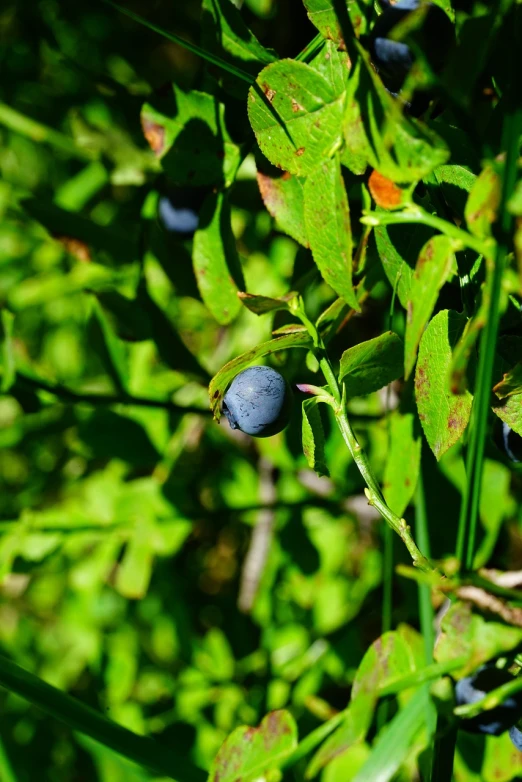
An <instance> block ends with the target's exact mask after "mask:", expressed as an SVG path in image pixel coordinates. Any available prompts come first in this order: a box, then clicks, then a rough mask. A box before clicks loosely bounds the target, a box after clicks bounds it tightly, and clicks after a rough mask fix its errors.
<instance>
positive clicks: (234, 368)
mask: <svg viewBox="0 0 522 782" xmlns="http://www.w3.org/2000/svg"><path fill="white" fill-rule="evenodd" d="M311 345H312V339H311V337H310V335H309V334H308V332H307V331H302V330H300V331H297V332H290V334H284V335H283V336H280V337H276V338H275V339H271V340H269V341H268V342H262V343H261V344H260V345H256V347H255V348H252V350H249V351H247V352H246V353H242V354H241V355H240V356H236V358H234V359H232V361H229V362H228V364H225V366H224V367H222V368H221V369H220V370H219V372H218V373H217V374H216V375H214V377H213V378H212V380H211V382H210V386H209V389H208V393H209V397H210V407H211V408H212V412H213V413H214V418H215V419H216V420H217V421H219V419H220V418H221V402H222V401H223V397H224V396H225V392H226V390H227V388H228V385H229V383H230V381H231V380H232V379H233V378H234V377H235V376H236V375H237V374H238V372H241V370H242V369H245V368H246V367H248V366H249V365H250V364H252V363H253V362H254V361H256V360H257V359H259V358H262V357H263V356H269V355H270V354H272V353H276V352H277V351H278V350H286V349H287V348H306V349H308V348H310V347H311Z"/></svg>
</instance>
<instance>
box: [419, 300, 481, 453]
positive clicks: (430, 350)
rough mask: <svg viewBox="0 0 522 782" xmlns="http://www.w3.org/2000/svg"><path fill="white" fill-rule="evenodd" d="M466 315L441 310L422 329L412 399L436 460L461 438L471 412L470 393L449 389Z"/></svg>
mask: <svg viewBox="0 0 522 782" xmlns="http://www.w3.org/2000/svg"><path fill="white" fill-rule="evenodd" d="M465 323H466V317H465V315H462V314H461V313H459V312H454V311H453V310H442V311H441V312H438V313H437V315H435V317H434V318H432V320H431V321H430V323H429V324H428V327H427V329H426V331H425V332H424V334H423V336H422V339H421V343H420V348H419V358H418V361H417V369H416V372H415V398H416V401H417V409H418V412H419V418H420V421H421V424H422V428H423V430H424V434H425V435H426V439H427V441H428V445H429V446H430V448H431V450H432V451H433V453H434V454H435V457H436V458H437V460H438V459H440V458H441V456H442V455H443V454H444V453H446V451H447V450H448V448H451V446H452V445H454V444H455V443H456V442H457V440H458V439H459V438H460V437H461V435H462V433H463V432H464V430H465V428H466V426H467V425H468V421H469V417H470V414H471V404H472V399H473V397H472V395H471V394H470V392H469V391H465V392H464V393H463V394H460V395H457V394H454V393H452V391H451V389H450V368H451V356H452V351H453V348H454V347H455V345H456V344H457V342H458V339H459V337H460V335H461V334H462V331H463V329H464V326H465Z"/></svg>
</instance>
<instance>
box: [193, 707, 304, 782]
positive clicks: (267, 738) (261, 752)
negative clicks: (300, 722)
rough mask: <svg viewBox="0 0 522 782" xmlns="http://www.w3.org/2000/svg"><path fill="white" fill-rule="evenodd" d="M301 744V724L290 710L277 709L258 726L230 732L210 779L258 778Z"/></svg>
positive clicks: (215, 781) (244, 780) (250, 781)
mask: <svg viewBox="0 0 522 782" xmlns="http://www.w3.org/2000/svg"><path fill="white" fill-rule="evenodd" d="M296 746H297V726H296V724H295V720H294V718H293V717H292V715H291V714H290V713H289V712H288V711H283V710H281V711H273V712H271V713H270V714H267V716H266V717H265V718H264V719H263V721H262V722H261V724H260V726H259V727H258V728H248V727H245V726H243V727H241V728H236V730H235V731H234V732H233V733H231V734H230V736H229V737H228V738H227V739H226V740H225V743H224V744H223V745H222V746H221V749H220V750H219V752H218V754H217V755H216V757H215V758H214V762H213V763H212V767H211V769H210V774H209V776H208V782H237V781H238V780H241V782H254V780H259V779H260V778H264V775H265V774H266V772H267V771H269V770H270V769H274V768H278V767H279V765H280V764H281V763H282V761H283V760H284V759H285V758H286V757H287V756H288V755H289V754H290V753H291V752H292V751H293V750H294V749H295V748H296Z"/></svg>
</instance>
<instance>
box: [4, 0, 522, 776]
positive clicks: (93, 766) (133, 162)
mask: <svg viewBox="0 0 522 782" xmlns="http://www.w3.org/2000/svg"><path fill="white" fill-rule="evenodd" d="M128 7H129V8H132V9H133V10H134V11H136V12H137V13H140V14H142V15H144V16H146V17H147V18H149V19H151V20H153V21H154V23H155V24H157V25H160V26H164V27H165V28H167V29H169V30H172V31H173V32H176V33H177V34H178V35H181V36H182V37H184V38H186V39H187V40H191V41H194V42H196V43H197V42H199V39H200V7H199V4H198V3H197V2H192V0H190V1H189V0H187V1H186V2H172V1H171V2H167V1H166V0H158V1H157V2H156V0H153V1H152V2H147V3H145V2H133V3H132V4H128ZM243 15H244V18H245V21H246V22H247V24H248V25H249V26H250V27H251V29H252V30H253V31H254V32H255V33H256V35H257V37H258V38H259V40H260V41H261V42H262V43H263V44H264V45H265V46H269V47H273V48H274V49H275V50H276V51H277V53H278V55H279V56H281V57H284V56H295V55H296V54H297V53H298V52H299V51H300V50H301V49H302V48H303V47H304V46H305V45H306V44H307V43H308V42H309V41H310V40H311V39H312V38H313V36H314V34H315V30H314V28H313V27H312V26H311V24H310V23H309V22H308V20H307V18H306V14H305V11H304V8H303V6H302V4H301V3H300V2H299V0H246V2H245V7H244V14H243ZM0 40H1V73H2V79H1V87H0V170H1V180H0V305H1V307H2V314H3V320H2V328H3V332H4V338H5V339H4V348H3V350H4V354H3V367H4V369H3V375H2V380H3V383H4V392H5V393H4V394H3V396H2V397H1V398H0V448H1V450H0V644H1V650H2V652H3V653H4V654H7V655H9V656H11V657H12V659H14V660H15V661H16V662H17V663H19V664H20V665H22V666H24V667H25V668H27V669H28V670H30V671H32V672H34V673H36V674H37V675H39V676H41V677H42V678H44V679H45V680H46V681H48V682H50V683H52V684H54V685H56V686H57V687H59V688H62V689H66V690H68V691H70V692H71V693H72V694H74V695H75V696H77V697H78V698H80V699H81V700H82V701H84V702H85V703H88V704H91V705H93V706H94V707H96V708H97V709H99V710H102V711H103V712H104V713H106V714H107V715H108V716H110V717H111V718H112V719H114V720H116V721H117V722H120V723H121V724H123V725H125V726H127V727H129V728H131V729H132V730H134V731H136V732H139V733H146V734H150V735H153V736H155V737H157V738H158V739H159V740H160V741H161V742H163V743H165V744H167V745H169V746H170V747H172V748H173V749H174V750H176V748H179V751H180V752H182V753H183V754H186V753H187V751H190V752H191V754H192V757H193V759H194V760H195V762H196V763H197V764H198V765H200V766H201V767H204V768H208V766H209V764H210V762H211V760H212V758H213V757H214V755H215V753H216V751H217V749H218V748H219V746H220V744H221V743H222V741H223V740H224V738H225V737H226V736H227V735H228V733H229V732H230V731H231V730H232V729H233V728H234V727H235V726H236V725H238V724H243V723H249V724H255V723H257V722H258V721H259V720H260V719H261V717H262V716H263V715H264V714H265V713H266V711H267V710H270V709H276V708H281V707H285V706H286V707H290V708H291V709H292V710H293V713H294V714H295V716H296V717H297V718H298V721H299V726H300V731H301V735H303V734H304V733H306V732H307V731H308V730H310V729H311V728H313V727H315V726H316V725H317V724H319V722H320V721H321V719H323V718H324V717H325V716H329V715H330V713H331V709H332V708H343V707H344V706H345V705H346V703H347V701H348V698H349V692H350V684H351V681H352V678H353V674H354V671H355V669H356V667H357V665H358V664H359V662H360V660H361V657H362V655H363V653H364V651H365V650H366V648H367V647H368V645H369V644H370V643H371V642H372V641H373V640H374V639H375V638H376V637H377V636H378V635H379V634H380V632H381V628H382V603H383V589H382V566H383V565H382V554H381V551H382V547H383V546H382V525H381V524H380V523H378V522H377V520H376V517H375V514H374V513H373V512H372V511H371V509H370V508H368V506H367V504H366V501H365V499H364V496H363V494H362V489H363V483H362V480H361V478H360V475H359V473H358V471H357V469H356V468H355V466H354V464H353V462H352V461H351V460H350V458H349V455H348V453H347V451H346V448H345V446H344V445H343V443H342V441H341V439H340V435H339V434H338V432H337V429H336V428H334V427H333V426H331V425H330V422H329V421H325V425H326V430H327V448H326V450H327V463H328V465H329V466H330V473H331V476H330V478H321V479H320V478H317V476H315V474H314V473H312V472H311V471H310V470H309V469H308V467H307V465H306V461H305V459H304V456H303V454H302V449H301V423H300V411H299V409H298V407H299V406H298V405H296V411H295V416H294V420H293V422H292V424H291V426H290V427H289V428H288V430H287V431H286V432H285V433H283V434H281V435H277V436H276V437H274V438H270V439H269V440H266V441H264V440H259V441H256V442H253V441H252V440H251V439H249V438H247V437H245V436H243V435H241V434H240V433H234V432H232V431H231V430H229V428H228V425H227V424H226V422H224V421H222V422H221V425H217V424H216V423H214V422H213V421H212V419H211V416H210V414H209V411H208V403H207V384H208V380H209V378H210V377H211V376H212V374H214V373H215V372H216V371H217V370H218V369H220V367H221V366H222V365H223V364H224V363H225V362H226V361H228V360H230V359H231V358H233V357H234V356H236V355H237V354H239V353H241V352H243V351H245V350H247V349H248V348H250V347H253V346H254V345H256V344H257V343H258V342H260V341H263V340H265V339H269V338H270V334H271V329H272V327H273V326H275V327H277V326H278V325H281V323H282V321H281V320H280V319H279V318H278V317H276V319H275V324H273V323H271V318H270V317H267V318H264V319H259V318H257V317H256V316H255V315H253V314H252V313H250V312H248V311H246V310H245V311H243V312H241V314H240V316H239V317H238V319H237V320H236V321H235V322H234V323H233V324H232V325H231V326H228V327H226V328H225V327H223V326H220V325H219V324H217V323H216V321H215V320H214V319H213V317H212V316H211V314H210V313H209V312H208V310H207V309H206V308H205V306H204V305H203V303H202V301H201V299H200V297H199V294H198V290H197V286H196V282H195V279H194V275H193V271H192V266H191V257H190V255H191V242H190V240H180V239H179V238H178V239H176V238H175V237H173V236H172V235H169V234H168V233H167V232H166V231H165V230H164V228H163V226H162V225H161V223H160V221H159V220H158V217H157V202H158V198H159V196H160V194H161V193H162V192H164V190H165V188H166V187H168V183H167V182H166V180H165V178H164V175H163V174H162V172H161V169H160V166H159V164H158V162H157V160H156V159H155V157H154V155H153V153H152V152H151V150H150V149H149V146H148V144H147V142H146V140H145V138H144V136H143V132H142V128H141V125H140V108H141V105H142V104H143V102H144V101H145V100H152V99H153V98H154V97H157V96H161V95H163V94H165V90H167V91H168V89H169V85H170V83H171V82H172V81H175V82H176V84H178V85H179V86H181V87H182V88H184V89H193V88H202V87H204V85H205V83H206V80H207V79H208V78H209V76H208V74H207V73H206V71H205V69H204V68H203V66H202V63H201V62H200V61H199V60H198V59H197V58H196V57H195V56H194V55H192V54H190V53H187V51H185V50H184V49H183V48H181V47H179V46H177V45H175V44H173V43H170V42H169V41H167V40H165V39H164V38H161V37H160V36H158V35H157V34H155V33H153V32H151V31H149V30H147V29H146V28H144V27H143V26H140V25H138V24H136V23H135V22H133V21H132V20H130V19H128V18H127V17H125V16H124V15H122V14H119V13H118V12H116V11H115V10H113V9H111V8H109V7H107V6H106V5H103V4H102V3H97V2H77V3H74V4H71V3H60V2H54V1H53V0H42V1H41V2H36V1H31V0H25V2H16V3H15V2H7V3H4V4H3V6H2V9H1V10H0ZM243 110H244V107H243V104H242V103H241V102H240V101H239V100H238V101H237V112H236V117H237V124H238V126H239V127H241V124H242V123H244V122H245V116H244V114H242V112H243ZM238 132H240V131H238ZM350 195H351V196H353V198H355V199H358V198H360V193H359V192H358V191H357V192H354V193H351V194H350ZM231 203H232V227H233V231H234V235H235V238H236V241H237V246H238V249H239V253H240V256H241V261H242V266H243V271H244V275H245V280H246V286H247V290H251V291H253V292H255V293H260V294H265V295H281V294H283V293H285V292H287V291H288V290H289V289H290V288H291V287H293V286H295V284H296V282H300V284H302V286H303V289H304V283H303V281H305V282H306V281H307V280H312V281H313V284H311V285H308V286H307V287H306V303H307V307H308V310H309V312H310V313H311V314H312V315H318V314H319V313H320V312H321V311H322V309H324V308H325V307H326V306H327V305H328V304H329V303H330V302H331V301H332V300H333V293H332V291H331V290H330V289H329V288H328V287H327V286H326V285H325V284H324V283H320V282H318V281H317V279H316V278H313V277H311V276H310V275H311V270H312V262H311V258H310V256H309V253H308V251H306V250H304V249H303V248H300V247H299V246H298V245H297V243H295V242H294V241H293V240H292V239H290V238H288V237H286V236H284V235H282V234H281V233H279V232H278V231H277V230H275V227H274V225H273V221H272V218H271V217H270V216H269V214H268V213H267V211H266V210H265V208H264V206H263V204H262V201H261V198H260V196H259V192H258V187H257V183H256V181H255V164H254V159H253V156H252V154H251V153H250V154H249V155H247V157H246V158H245V161H244V163H243V164H242V167H241V169H240V173H239V176H238V179H237V181H236V183H235V184H234V186H233V188H232V191H231ZM452 295H455V293H454V292H453V293H452V292H451V289H449V290H448V293H447V296H449V297H451V296H452ZM390 300H391V291H390V290H389V286H387V285H385V283H384V282H379V283H378V284H377V285H376V287H375V289H374V291H373V293H372V297H371V299H370V300H369V302H368V304H367V306H366V307H365V311H364V315H362V316H358V317H357V318H354V319H352V321H350V323H349V324H348V325H347V327H346V328H345V329H343V331H342V333H341V334H340V336H339V337H338V338H337V340H336V342H335V343H334V345H333V351H334V352H335V353H337V354H338V353H340V351H341V350H342V349H344V348H345V347H348V346H349V345H351V344H354V343H356V342H358V341H360V340H362V339H368V338H370V337H373V336H376V335H377V334H379V333H381V332H382V330H383V329H384V328H387V327H388V324H389V309H390ZM393 326H394V328H395V329H396V330H397V331H398V332H399V333H400V332H401V331H402V330H403V326H404V324H403V316H402V314H397V315H396V316H395V317H394V319H393ZM13 355H16V361H17V365H18V367H20V372H19V374H18V375H17V378H16V380H15V382H14V384H13V385H11V386H10V387H8V383H7V378H8V376H9V366H10V362H11V360H12V356H13ZM273 364H274V366H277V367H280V368H281V367H282V368H283V370H284V372H285V375H286V376H287V377H288V378H289V379H290V380H292V381H294V382H305V381H307V380H309V381H311V382H314V378H316V375H314V370H315V369H316V367H314V366H313V361H312V360H311V359H310V357H307V359H306V362H305V353H304V352H303V351H295V352H294V353H288V354H277V355H276V356H275V357H274V358H273ZM93 395H98V396H100V397H101V401H98V402H95V401H94V400H93ZM125 396H127V400H124V401H123V402H118V401H117V399H118V398H120V399H122V398H123V397H125ZM130 397H134V398H138V399H141V400H145V401H142V403H138V404H136V403H132V400H130V399H129V398H130ZM165 400H168V401H165ZM351 404H352V413H353V416H354V422H355V427H356V430H357V432H358V434H359V436H360V437H361V438H362V439H363V441H364V442H365V444H366V446H367V448H368V450H369V453H370V459H371V461H372V464H373V465H374V466H375V469H376V471H377V473H378V474H379V476H380V477H381V479H382V477H383V475H384V472H385V468H386V453H387V442H388V433H389V419H388V418H386V416H385V413H386V410H387V406H389V404H390V399H389V398H386V396H385V395H382V394H374V395H371V396H369V397H367V398H364V399H358V400H353V402H352V403H351ZM185 406H188V407H189V408H190V412H183V410H182V409H181V408H182V407H185ZM423 457H424V458H423V461H424V465H425V467H424V473H425V475H424V478H425V485H426V495H427V502H428V506H429V508H430V522H433V523H432V529H433V538H432V541H431V545H432V553H433V555H434V556H435V557H444V556H448V555H451V554H452V552H453V551H454V549H455V538H456V529H457V520H458V508H459V493H460V489H461V486H462V481H463V473H462V461H461V457H460V453H459V450H458V447H457V449H453V450H452V451H451V452H450V453H449V454H448V455H447V457H445V458H444V459H443V461H442V463H441V468H440V470H436V469H435V460H434V457H433V456H432V455H431V453H428V452H426V453H425V454H423ZM488 457H489V458H488V461H487V463H486V473H485V489H484V493H483V508H482V511H483V513H482V521H483V530H482V546H483V559H484V561H490V562H491V561H493V563H494V564H495V565H497V566H499V567H504V568H506V569H517V568H519V567H520V566H521V565H522V537H521V535H520V519H519V505H518V501H517V500H518V498H519V496H520V489H521V482H520V476H519V474H516V473H513V472H512V471H511V470H510V469H509V468H508V466H507V465H506V463H505V461H504V460H503V459H502V457H501V455H500V453H499V452H498V451H497V450H496V448H495V446H494V444H493V443H491V444H490V446H489V452H488ZM347 498H349V499H347ZM267 505H268V506H270V507H269V508H268V509H267V508H266V507H263V506H267ZM410 517H411V510H410V511H408V518H410ZM504 522H507V523H506V524H504ZM256 524H257V525H258V526H257V529H258V531H259V530H261V532H260V533H259V535H260V537H261V542H259V539H258V540H257V543H254V544H253V543H252V541H254V542H255V541H256V537H255V536H254V537H252V530H253V529H254V527H255V526H256ZM503 524H504V526H502V527H501V525H503ZM263 535H264V537H263ZM252 545H255V546H257V547H258V548H257V549H256V551H259V547H260V548H263V545H266V546H268V549H269V551H268V557H267V561H266V563H265V565H264V566H263V567H261V569H260V579H261V580H260V584H259V589H258V590H257V593H256V585H255V580H256V568H255V567H252V566H249V568H248V569H247V572H246V574H245V569H244V566H245V562H246V561H248V560H247V553H248V551H249V548H250V550H251V547H252ZM395 549H396V550H395V559H396V561H401V560H402V561H404V562H406V561H407V558H406V557H405V556H404V552H403V551H402V549H400V547H399V545H397V546H396V547H395ZM491 557H493V559H491ZM252 580H253V581H254V586H252ZM254 595H256V597H255V600H254ZM238 601H239V606H238ZM401 622H408V623H410V624H412V625H413V626H414V627H418V607H417V589H416V587H415V585H414V584H413V583H411V582H408V581H406V580H400V579H394V581H393V613H392V624H393V626H397V625H398V624H399V623H401ZM0 736H1V737H2V743H3V745H4V751H5V752H7V755H8V756H9V758H10V761H11V765H12V767H13V769H14V770H15V775H16V777H15V778H16V779H18V780H20V781H21V782H26V780H27V781H29V780H31V781H32V780H34V779H45V780H51V781H52V782H66V781H68V780H71V781H73V780H74V781H75V782H79V781H80V780H88V781H90V780H101V781H102V782H109V780H110V782H117V780H134V779H135V780H138V779H150V778H154V777H151V776H150V775H149V774H147V773H146V772H145V771H140V770H138V768H137V767H134V766H131V765H129V764H128V763H127V762H126V761H124V760H122V759H120V758H119V757H117V756H116V755H114V754H112V753H111V752H109V751H108V750H105V749H103V748H102V747H100V746H99V745H95V744H94V742H91V741H90V740H87V739H85V738H84V737H81V736H79V735H73V734H72V732H71V731H70V730H69V729H68V727H67V726H65V725H63V724H60V723H59V722H57V721H54V720H52V719H49V718H47V717H46V716H45V715H44V714H43V713H42V712H40V711H38V710H37V709H35V708H33V707H31V706H29V705H28V704H27V703H26V702H25V701H23V700H22V699H20V698H18V697H17V696H14V695H12V694H9V693H8V692H6V691H5V690H1V691H0ZM1 755H2V753H0V756H1ZM3 762H4V761H3V760H2V759H1V757H0V777H1V778H2V779H3V778H4V777H3V776H2V765H1V764H2V763H3ZM296 773H297V772H296ZM4 774H5V770H4ZM7 778H8V777H7V776H6V779H7ZM296 778H299V777H296Z"/></svg>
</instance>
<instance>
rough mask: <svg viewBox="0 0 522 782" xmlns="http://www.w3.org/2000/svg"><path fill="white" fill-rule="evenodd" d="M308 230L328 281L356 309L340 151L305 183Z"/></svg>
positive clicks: (313, 249)
mask: <svg viewBox="0 0 522 782" xmlns="http://www.w3.org/2000/svg"><path fill="white" fill-rule="evenodd" d="M304 216H305V226H306V234H307V236H308V241H309V242H310V248H311V250H312V255H313V257H314V261H315V263H316V264H317V267H318V269H319V271H320V272H321V276H322V277H323V279H324V281H325V282H327V283H328V285H330V286H331V287H332V288H333V289H334V291H335V292H336V293H337V294H338V295H339V296H342V298H343V299H344V300H345V301H346V303H347V304H349V305H350V307H352V308H353V309H355V310H359V309H360V306H359V304H358V302H357V297H356V295H355V291H354V288H353V282H352V266H353V261H352V249H353V247H352V229H351V224H350V210H349V206H348V197H347V195H346V190H345V187H344V181H343V177H342V173H341V163H340V160H339V157H338V156H337V155H336V156H335V157H333V158H330V159H329V160H323V161H322V162H321V163H320V165H319V166H318V168H317V169H316V170H315V171H314V172H313V173H312V174H310V175H309V176H308V178H307V180H306V182H305V186H304Z"/></svg>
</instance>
